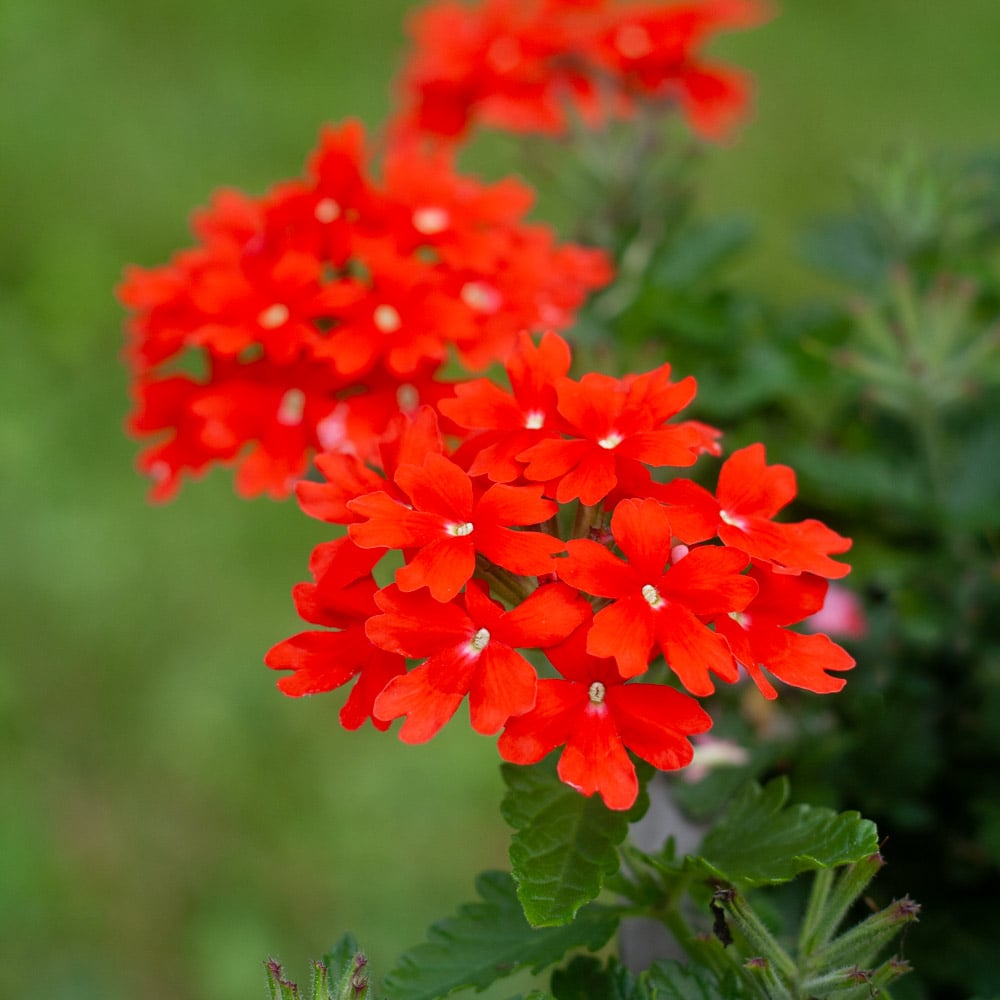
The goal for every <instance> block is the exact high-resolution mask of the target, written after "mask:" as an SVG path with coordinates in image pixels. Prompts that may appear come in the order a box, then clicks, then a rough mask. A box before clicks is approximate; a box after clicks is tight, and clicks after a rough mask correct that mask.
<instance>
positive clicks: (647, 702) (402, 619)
mask: <svg viewBox="0 0 1000 1000" xmlns="http://www.w3.org/2000/svg"><path fill="white" fill-rule="evenodd" d="M570 362H571V356H570V352H569V348H568V346H567V345H566V343H565V342H564V341H563V340H562V339H561V338H560V337H558V335H556V334H555V333H552V332H548V333H546V334H545V335H544V336H543V337H542V339H541V342H540V343H538V344H536V343H535V342H534V341H533V340H532V339H531V338H530V337H528V336H527V335H523V336H521V337H520V338H518V340H517V343H516V347H515V348H514V350H513V351H512V353H511V354H510V356H509V357H508V358H507V360H506V371H507V378H508V382H509V385H508V386H507V387H506V388H505V387H502V386H500V385H496V384H494V383H493V382H491V381H489V380H486V379H482V378H477V379H471V380H468V381H466V382H459V383H457V384H455V385H454V386H452V387H450V390H449V391H450V395H449V396H447V397H446V398H442V399H441V400H440V402H439V403H438V412H439V414H440V419H439V418H437V417H435V414H434V411H433V410H431V409H430V408H429V407H423V408H421V409H418V410H417V411H416V412H415V413H414V414H412V415H409V416H405V415H400V416H397V417H396V419H395V420H394V421H393V422H392V425H391V427H390V429H389V431H388V432H387V433H386V434H385V435H384V436H383V437H382V439H381V442H380V443H379V446H378V448H377V449H376V450H375V452H374V456H373V457H372V458H371V459H369V460H368V461H364V460H362V459H361V458H360V457H359V456H357V455H347V454H344V453H333V454H322V455H320V456H319V457H318V459H317V465H318V467H319V468H320V470H321V471H322V472H323V474H324V479H325V481H323V482H315V483H313V482H308V483H302V484H300V486H299V487H298V490H297V493H298V495H299V500H300V503H301V504H302V506H303V509H304V510H305V511H306V512H307V513H310V514H312V515H313V516H315V517H319V518H321V519H323V520H326V521H329V522H333V523H338V524H342V525H346V526H347V531H348V538H346V539H341V540H339V541H338V542H337V543H334V544H333V545H332V546H330V547H321V548H320V549H318V550H317V554H316V556H315V557H314V565H313V573H314V576H315V577H316V582H315V584H306V585H302V586H301V587H300V588H298V589H297V590H296V602H297V605H298V607H299V611H300V614H302V615H303V617H306V618H307V620H310V621H313V622H314V623H317V624H322V625H325V626H327V627H328V628H329V629H334V630H337V631H331V632H329V633H328V634H326V636H325V637H324V633H319V632H315V631H314V632H307V633H301V634H300V635H298V636H293V637H292V638H291V639H289V640H286V642H285V643H279V644H278V645H277V646H276V647H275V648H274V649H273V650H272V651H271V653H269V654H268V663H269V664H270V665H271V666H274V667H279V668H282V667H283V668H291V669H292V670H293V674H292V675H291V676H290V677H289V678H287V679H285V680H284V681H283V682H282V689H283V690H285V691H286V692H287V693H289V694H305V693H310V692H312V691H314V690H315V691H319V690H328V689H330V688H332V687H336V686H340V685H342V684H346V683H347V682H348V681H349V680H351V679H352V678H353V677H357V678H358V681H357V683H356V685H355V688H354V692H352V695H351V699H350V701H349V704H350V708H349V709H348V708H346V707H345V712H346V713H347V714H346V717H347V719H348V721H349V722H350V723H351V724H352V725H354V724H360V722H362V721H364V719H365V718H369V717H370V718H372V719H373V721H374V722H375V723H376V724H377V725H378V726H384V725H386V724H388V723H389V722H390V721H391V720H394V719H397V718H399V719H403V720H404V721H403V723H402V726H401V728H400V730H399V735H400V737H401V738H402V739H403V740H405V741H407V742H413V743H419V742H423V741H425V740H428V739H430V738H432V737H433V736H434V735H435V734H436V733H437V732H438V731H439V730H440V729H441V727H442V726H444V725H445V724H446V723H447V722H448V721H449V720H450V719H451V718H452V717H453V716H454V715H455V713H456V711H457V710H458V707H459V706H460V705H461V703H462V702H463V701H464V700H465V699H466V698H468V700H469V711H470V720H471V723H472V726H473V728H474V729H475V730H476V731H477V732H480V733H483V734H494V733H497V732H498V731H499V730H500V729H501V728H502V729H503V730H504V733H503V735H502V736H501V738H500V752H501V755H502V756H503V757H504V758H505V759H507V760H511V761H514V762H517V763H528V762H532V761H535V760H538V759H540V757H541V756H544V755H545V754H546V753H548V752H550V751H552V750H554V749H556V748H557V747H560V746H562V747H563V748H564V749H563V751H562V754H561V757H560V763H559V774H560V775H561V777H562V778H563V780H564V781H566V782H567V783H568V784H570V785H572V786H573V787H574V788H577V789H579V790H580V791H581V792H583V793H584V794H588V795H590V794H600V795H601V796H602V797H603V799H604V801H605V803H606V804H607V805H608V806H609V807H611V808H614V809H625V808H628V807H629V806H630V805H631V804H632V802H633V801H634V799H635V796H636V794H637V783H636V777H635V772H634V769H633V767H632V764H631V762H630V761H629V757H628V752H629V751H631V752H633V753H635V754H637V755H638V756H640V757H642V758H644V759H646V760H648V761H650V762H651V763H653V764H654V765H655V766H657V767H659V768H663V769H673V768H679V767H683V766H685V765H686V764H687V763H688V762H689V761H690V759H691V747H690V743H689V742H688V737H689V736H690V735H691V734H694V733H700V732H703V731H705V730H706V729H708V727H709V725H710V722H711V720H710V717H709V715H708V714H707V713H706V712H705V710H704V709H703V708H702V707H700V706H699V705H698V704H697V702H695V701H694V700H693V699H692V698H691V697H690V695H696V696H698V697H706V696H708V695H710V694H712V693H713V692H714V691H715V685H716V684H717V683H719V682H723V683H734V682H736V681H737V680H738V679H739V676H740V671H741V668H742V670H743V671H745V672H746V673H747V674H748V675H749V676H750V677H751V678H752V679H753V680H754V682H755V683H756V684H757V686H758V687H759V688H760V690H761V691H762V692H763V693H764V694H765V695H766V696H767V697H769V698H771V697H775V696H776V693H777V692H776V690H775V688H774V686H773V684H772V682H771V681H772V679H776V680H779V681H782V682H783V683H786V684H790V685H792V686H795V687H799V688H804V689H807V690H810V691H813V692H816V693H827V692H832V691H836V690H839V689H840V687H842V686H843V683H844V681H843V678H842V677H841V676H839V675H840V674H841V673H843V672H844V671H846V670H849V669H850V668H851V667H852V666H853V662H854V661H853V660H852V659H851V657H850V656H849V655H848V654H847V653H846V652H845V651H844V650H843V649H841V648H840V647H839V646H837V645H836V644H835V643H833V642H832V641H831V640H830V639H829V638H828V637H827V636H825V635H808V634H801V633H799V632H796V631H793V630H792V628H791V626H794V625H796V624H797V623H799V622H802V621H804V620H805V619H807V618H809V617H810V616H812V615H813V614H814V613H815V612H816V611H817V610H818V609H819V608H820V607H821V606H822V605H823V602H824V599H825V595H826V590H827V581H826V579H824V578H823V577H822V576H820V575H819V574H818V573H817V572H816V571H817V570H822V571H823V572H824V573H825V574H826V575H827V576H841V575H843V573H845V572H846V571H847V567H846V566H845V565H844V564H842V563H839V562H835V561H833V560H832V559H830V554H831V553H832V554H836V553H840V552H842V551H844V550H846V548H847V547H848V546H849V544H850V543H849V540H848V539H845V538H842V537H841V536H839V535H837V534H835V533H834V532H832V531H830V529H829V528H827V527H826V526H825V525H822V524H821V523H820V522H818V521H807V522H799V523H798V524H796V523H790V524H789V523H784V522H780V521H777V520H776V519H775V518H776V516H777V515H778V514H779V513H780V510H781V509H782V508H783V507H785V506H786V505H787V504H788V503H789V502H790V501H791V500H792V499H793V498H794V495H795V480H794V474H793V473H792V471H791V470H790V469H788V468H787V467H786V466H768V465H767V464H766V461H765V459H764V452H763V448H762V447H760V446H752V447H750V448H745V449H741V450H739V451H737V452H735V453H734V454H733V455H731V456H730V457H729V458H728V459H727V460H726V461H725V462H724V463H723V465H722V471H721V474H720V478H719V486H718V488H717V490H716V493H715V494H713V493H710V492H709V491H708V490H706V489H704V488H703V487H700V486H696V485H695V484H694V483H693V482H692V481H690V480H687V479H682V478H674V479H673V480H669V481H667V482H658V481H656V480H654V479H653V478H652V472H653V470H654V468H655V469H662V468H663V467H664V466H669V465H670V464H674V465H684V466H685V467H687V466H690V465H691V464H693V463H695V462H696V461H698V460H699V458H701V457H704V456H706V455H707V456H709V457H711V456H712V455H713V454H715V453H716V452H718V450H719V445H718V441H717V438H718V432H717V431H715V430H714V429H712V428H707V427H705V426H704V425H703V424H699V423H697V422H696V421H683V422H673V418H674V417H675V416H676V415H677V414H678V412H679V411H680V410H681V409H682V408H683V407H685V406H686V405H687V404H688V403H689V402H690V401H691V400H692V398H693V396H694V393H695V385H694V381H693V379H684V380H681V381H680V382H673V381H671V379H670V371H669V368H667V367H666V366H661V367H660V368H657V369H655V370H654V371H652V372H648V373H645V374H640V375H631V376H627V377H625V378H622V379H613V378H610V377H608V376H596V375H584V376H583V377H582V378H581V379H580V380H579V381H575V380H572V379H570V378H569V377H568V376H567V374H566V373H567V371H568V370H569V367H570ZM600 390H608V391H607V392H602V391H600ZM613 434H614V435H615V437H614V438H612V437H611V436H612V435H613ZM602 440H605V444H602V443H601V441H602ZM525 445H527V447H525ZM607 445H611V446H610V447H608V446H607ZM566 454H569V455H571V456H573V461H568V460H567V459H566V458H565V455H566ZM484 456H485V457H484ZM581 468H582V469H583V470H584V471H583V472H582V473H581V472H579V471H578V470H580V469H581ZM574 476H575V477H576V478H574ZM495 480H502V481H499V482H498V481H495ZM803 525H805V527H803ZM390 554H394V557H393V558H394V561H395V562H396V568H395V569H394V576H395V582H394V583H392V584H390V585H389V586H388V587H385V588H383V589H381V590H377V589H376V586H375V583H374V581H373V579H372V576H371V574H372V571H373V570H374V569H375V567H376V564H377V563H378V562H379V560H380V559H381V558H382V557H383V556H389V555H390ZM338 567H339V568H338ZM383 578H384V577H383ZM355 594H356V595H357V600H354V597H353V595H355ZM348 606H349V609H350V616H348V617H345V615H348V610H347V609H348ZM362 634H363V636H364V639H363V640H362ZM364 643H367V644H368V645H369V646H371V647H372V648H373V649H377V650H378V653H379V655H380V656H389V657H396V659H395V660H391V661H379V660H377V659H376V660H375V661H374V663H375V664H376V665H369V664H368V661H367V660H366V659H365V658H364V657H363V656H362V655H361V652H360V650H361V649H362V647H363V645H364ZM538 650H544V651H545V655H546V656H547V657H548V658H549V660H550V662H551V663H552V664H553V665H554V666H555V668H556V669H557V670H558V671H559V673H560V674H561V678H562V679H558V678H543V679H541V680H539V679H538V677H537V675H536V671H535V667H534V666H532V662H531V659H530V657H531V656H532V655H537V652H536V653H534V654H533V652H532V651H538ZM661 657H662V660H663V661H664V662H665V664H666V666H667V668H669V672H670V674H672V675H673V677H674V678H676V680H677V681H678V682H679V683H680V685H682V686H683V687H684V688H685V689H686V690H687V692H689V694H684V693H682V692H681V691H679V690H677V689H676V688H675V687H674V686H672V685H671V684H670V683H664V682H663V681H662V680H661V679H660V678H662V677H663V674H662V673H661V672H659V671H657V672H651V671H650V668H651V667H652V666H653V665H654V664H656V663H657V662H658V661H659V660H660V658H661ZM407 661H408V664H409V665H408V667H404V666H403V665H402V664H403V663H404V662H407ZM646 678H649V679H648V680H647V679H646ZM652 678H657V680H653V679H652ZM379 683H381V684H382V688H381V689H378V690H377V689H376V688H377V685H378V684H379Z"/></svg>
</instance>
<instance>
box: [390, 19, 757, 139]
mask: <svg viewBox="0 0 1000 1000" xmlns="http://www.w3.org/2000/svg"><path fill="white" fill-rule="evenodd" d="M765 17H766V9H765V7H764V6H763V5H762V4H761V3H760V2H759V0H705V2H689V3H679V4H678V3H655V2H642V3H622V2H619V0H481V2H479V3H478V4H475V5H471V6H470V5H467V4H464V3H461V2H458V0H441V2H438V3H433V4H430V5H429V6H427V7H426V8H424V9H423V10H421V11H420V12H418V14H417V15H416V16H415V17H414V18H413V21H412V24H411V32H412V35H413V38H414V41H415V51H414V53H413V54H412V56H411V58H410V60H409V62H408V63H407V65H406V66H405V68H404V71H403V74H402V76H401V80H400V87H399V89H400V94H401V101H402V111H401V112H400V115H399V118H398V122H397V128H398V129H400V130H401V131H402V132H404V133H408V134H412V133H414V132H416V133H421V134H424V135H430V136H434V137H436V138H438V139H451V140H454V139H460V138H461V137H463V136H464V135H465V134H466V133H467V132H468V131H469V130H470V129H471V128H473V127H474V126H475V125H478V124H483V125H487V126H490V127H493V128H499V129H504V130H508V131H512V132H518V133H530V132H541V133H547V134H556V133H561V132H565V131H566V129H567V127H568V126H569V123H570V121H572V120H573V119H577V120H580V121H582V122H584V123H585V124H587V125H589V126H596V125H599V124H601V123H603V122H604V121H607V120H608V119H610V118H623V117H629V116H631V115H632V114H634V112H635V110H636V107H637V105H639V104H640V103H652V104H658V105H662V104H664V103H665V102H672V103H673V104H675V105H677V106H678V107H679V108H680V110H681V111H682V113H683V114H684V115H685V117H686V118H687V120H688V121H689V122H690V124H691V125H692V127H693V128H694V129H695V130H696V131H697V132H699V133H700V134H701V135H703V136H706V137H708V138H719V137H720V136H723V135H725V134H726V133H727V132H729V131H730V129H731V128H732V127H733V125H735V124H736V123H737V122H738V121H739V120H740V119H741V118H742V116H743V114H744V113H745V111H746V108H747V105H748V103H749V94H750V88H749V83H748V80H747V78H746V77H745V76H744V75H743V74H742V73H740V72H738V71H737V70H734V69H732V68H730V67H726V66H719V65H715V64H712V63H708V62H706V61H704V59H703V57H702V55H701V51H700V50H701V48H702V47H703V45H704V44H705V42H706V41H707V40H708V39H709V38H710V37H711V36H712V35H713V34H715V33H716V32H719V31H726V30H733V29H740V28H748V27H752V26H753V25H755V24H758V23H760V22H761V21H762V20H763V19H764V18H765Z"/></svg>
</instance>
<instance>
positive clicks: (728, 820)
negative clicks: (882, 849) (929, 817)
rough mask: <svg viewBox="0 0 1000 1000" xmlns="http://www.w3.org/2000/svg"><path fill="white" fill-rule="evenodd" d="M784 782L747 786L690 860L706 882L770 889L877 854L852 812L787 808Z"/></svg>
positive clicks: (865, 824)
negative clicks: (705, 876) (706, 877)
mask: <svg viewBox="0 0 1000 1000" xmlns="http://www.w3.org/2000/svg"><path fill="white" fill-rule="evenodd" d="M787 801H788V782H787V781H786V780H785V779H784V778H779V779H777V780H776V781H772V782H771V783H770V784H768V785H767V787H766V788H763V789H762V788H761V787H760V786H759V785H757V784H756V783H754V784H751V785H748V786H747V787H746V788H745V789H744V790H743V792H742V793H741V794H740V796H739V798H737V799H736V801H735V802H734V803H733V805H732V806H731V808H730V809H729V811H728V812H727V814H726V815H725V816H724V817H723V819H722V820H721V821H720V823H719V824H718V825H717V826H715V827H714V828H713V829H712V830H711V831H709V833H708V835H707V836H706V837H705V840H704V841H703V842H702V845H701V851H700V856H698V857H693V858H689V859H688V863H689V864H693V865H695V866H697V867H700V868H701V869H702V870H704V871H705V872H706V873H707V874H708V875H709V876H710V877H712V878H716V879H719V880H721V881H723V882H730V883H732V884H734V885H737V886H741V887H747V886H755V885H774V884H777V883H780V882H787V881H789V880H790V879H793V878H795V876H796V875H798V874H799V872H803V871H815V870H817V869H820V868H833V867H835V866H836V865H846V864H851V863H852V862H855V861H860V860H861V859H862V858H867V857H869V856H870V855H872V854H874V853H875V852H876V851H877V850H878V832H877V830H876V829H875V824H874V823H872V822H871V820H867V819H862V818H861V816H860V815H858V813H856V812H846V813H839V814H838V813H835V812H834V811H833V810H832V809H822V808H818V807H816V806H808V805H795V806H786V802H787Z"/></svg>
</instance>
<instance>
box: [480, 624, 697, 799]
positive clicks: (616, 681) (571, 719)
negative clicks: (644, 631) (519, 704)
mask: <svg viewBox="0 0 1000 1000" xmlns="http://www.w3.org/2000/svg"><path fill="white" fill-rule="evenodd" d="M545 655H546V656H547V657H548V658H549V660H550V661H551V662H552V664H553V665H554V666H555V667H556V669H557V670H558V671H559V673H560V674H562V676H563V677H564V678H565V679H564V680H540V681H539V682H538V695H537V698H536V701H535V706H534V708H532V709H531V710H530V711H528V712H526V713H525V714H523V715H518V716H516V717H515V718H512V719H510V720H508V722H507V725H506V727H505V728H504V731H503V734H502V735H501V737H500V742H499V750H500V756H501V757H503V759H504V760H509V761H511V762H512V763H514V764H534V763H536V762H537V761H539V760H541V759H542V758H543V757H544V756H546V754H548V753H550V752H551V751H552V750H554V749H555V748H556V747H557V746H563V745H565V749H564V750H563V752H562V754H561V756H560V758H559V766H558V771H559V777H560V778H561V779H562V780H563V781H564V782H566V784H567V785H570V786H571V787H573V788H575V789H576V790H577V791H579V792H581V793H583V794H584V795H593V794H594V792H597V793H599V794H600V796H601V798H602V799H604V804H605V805H606V806H607V807H608V808H609V809H628V808H630V807H631V806H632V804H633V803H634V802H635V799H636V796H637V795H638V791H639V787H638V781H637V780H636V774H635V767H634V766H633V764H632V761H631V760H630V759H629V756H628V754H627V753H626V751H627V750H631V751H632V752H633V753H635V754H637V755H638V756H639V757H641V758H642V759H643V760H646V761H648V762H649V763H650V764H652V765H653V766H654V767H658V768H659V769H660V770H661V771H668V770H675V769H677V768H680V767H684V766H685V765H686V764H688V763H689V762H690V761H691V758H692V755H693V751H692V748H691V744H690V743H689V742H688V740H687V739H686V737H687V736H689V735H690V734H692V733H702V732H704V731H705V730H706V729H708V728H710V726H711V725H712V720H711V719H710V718H709V716H708V715H707V714H706V713H705V712H704V711H703V710H702V708H701V706H699V704H698V703H697V702H696V701H695V700H694V699H693V698H689V697H688V696H687V695H684V694H681V692H679V691H676V690H674V689H673V688H670V687H666V686H665V685H662V684H626V683H625V681H624V680H623V679H622V677H621V675H620V674H619V673H618V671H617V669H616V667H615V661H614V660H613V659H599V658H597V657H595V656H592V655H590V654H589V653H588V652H587V626H586V625H584V626H583V627H581V628H579V629H577V630H576V631H575V632H574V633H573V634H572V635H571V636H570V637H569V638H568V639H567V640H566V641H565V642H563V643H560V644H559V645H558V646H553V647H551V648H550V649H547V650H546V651H545Z"/></svg>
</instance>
